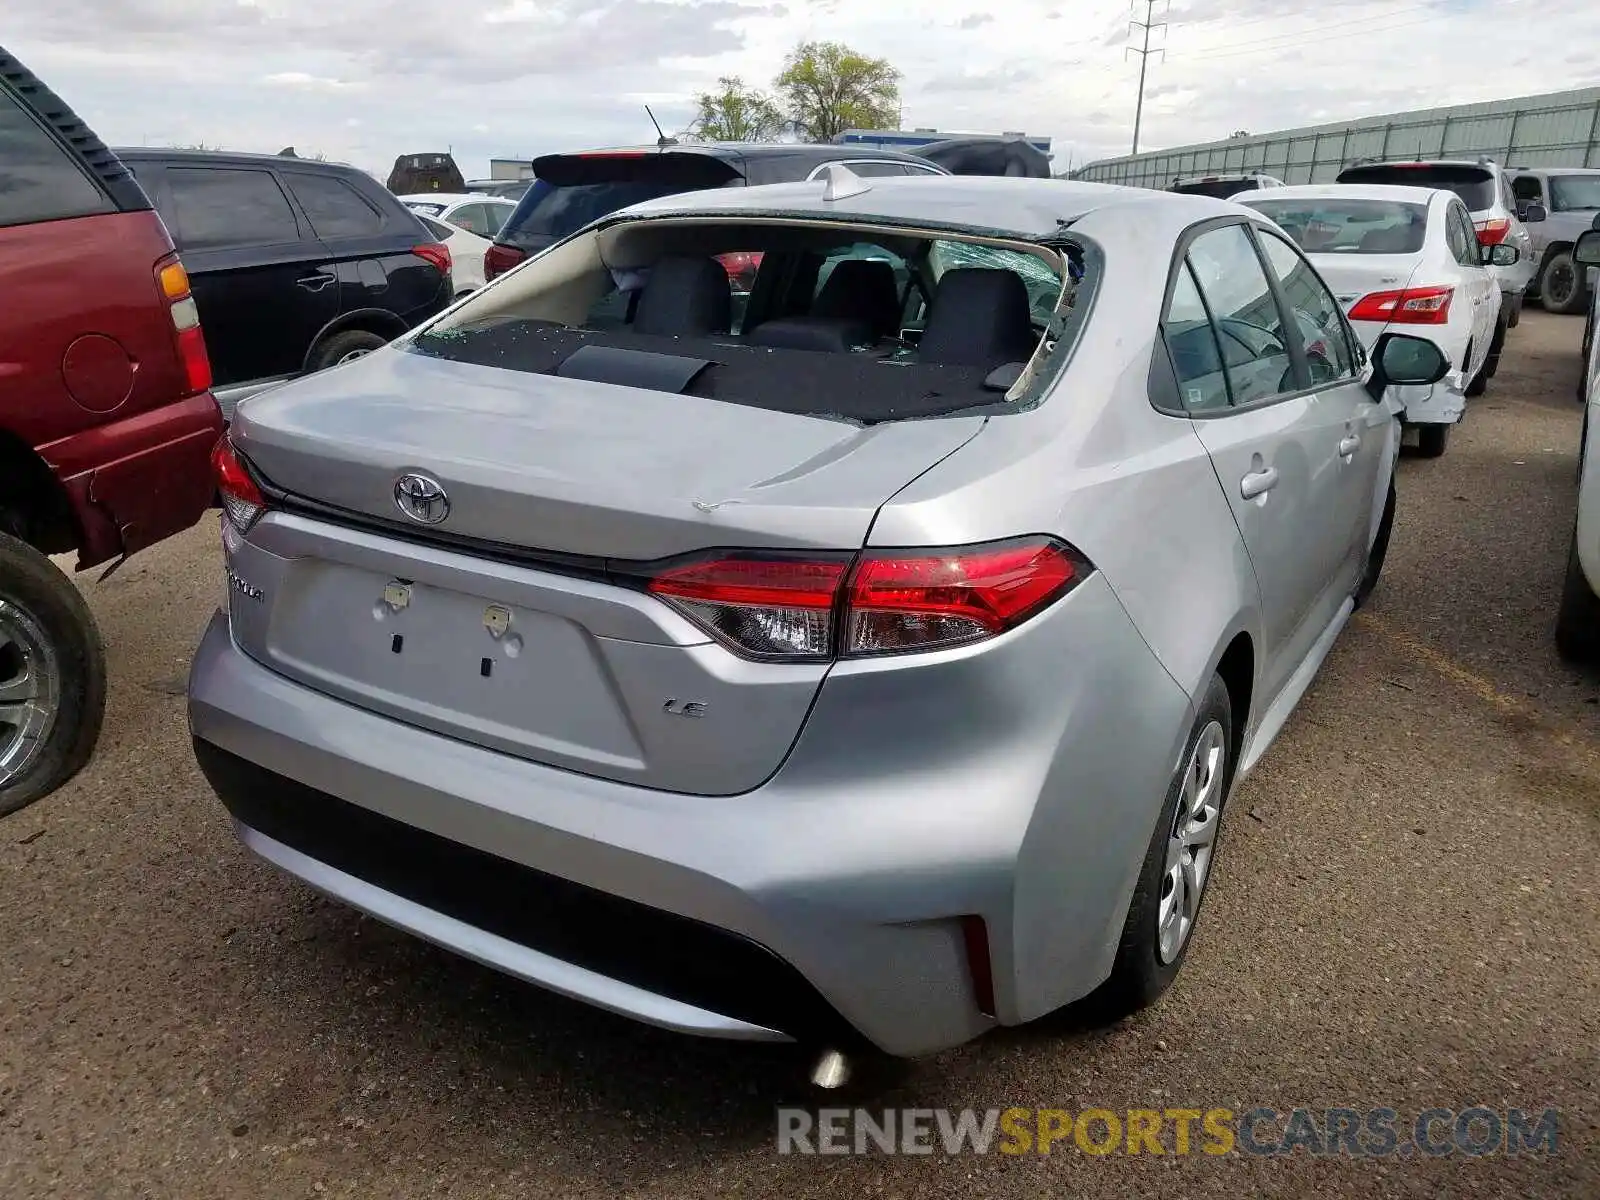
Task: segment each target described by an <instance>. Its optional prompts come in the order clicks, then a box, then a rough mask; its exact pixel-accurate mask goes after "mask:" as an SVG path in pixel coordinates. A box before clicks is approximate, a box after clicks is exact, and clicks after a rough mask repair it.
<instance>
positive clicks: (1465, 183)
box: [1339, 163, 1499, 212]
mask: <svg viewBox="0 0 1600 1200" xmlns="http://www.w3.org/2000/svg"><path fill="white" fill-rule="evenodd" d="M1339 182H1340V183H1397V184H1401V185H1403V186H1408V187H1425V188H1443V189H1444V190H1445V191H1448V192H1454V193H1455V194H1456V195H1458V196H1460V197H1461V199H1462V200H1463V201H1464V202H1465V203H1466V206H1467V207H1468V208H1470V209H1471V210H1472V211H1473V212H1483V211H1485V210H1486V209H1490V208H1493V207H1494V204H1495V201H1496V199H1498V197H1499V189H1498V188H1497V187H1496V186H1495V172H1493V171H1489V170H1487V169H1485V168H1484V167H1452V166H1446V165H1443V164H1439V163H1388V164H1380V165H1376V166H1371V167H1350V168H1349V169H1348V170H1345V171H1341V172H1340V173H1339Z"/></svg>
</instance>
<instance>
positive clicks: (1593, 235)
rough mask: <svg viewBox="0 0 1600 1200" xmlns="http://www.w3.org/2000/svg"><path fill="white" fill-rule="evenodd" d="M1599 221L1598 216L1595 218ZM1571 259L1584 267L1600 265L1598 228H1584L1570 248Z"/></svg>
mask: <svg viewBox="0 0 1600 1200" xmlns="http://www.w3.org/2000/svg"><path fill="white" fill-rule="evenodd" d="M1595 219H1596V220H1597V221H1600V217H1596V218H1595ZM1572 259H1573V261H1574V262H1577V263H1581V264H1582V265H1584V266H1586V267H1600V229H1585V230H1584V231H1583V232H1582V233H1580V234H1579V235H1578V244H1577V245H1575V246H1574V247H1573V248H1572Z"/></svg>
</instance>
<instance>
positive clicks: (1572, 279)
mask: <svg viewBox="0 0 1600 1200" xmlns="http://www.w3.org/2000/svg"><path fill="white" fill-rule="evenodd" d="M1587 298H1588V297H1586V296H1585V295H1584V272H1583V270H1582V268H1580V267H1579V266H1578V264H1577V263H1576V262H1575V261H1574V260H1573V257H1572V251H1571V250H1557V251H1555V252H1554V253H1553V254H1546V255H1545V256H1544V270H1543V271H1542V272H1540V275H1539V301H1540V303H1541V304H1543V305H1544V308H1545V311H1546V312H1554V313H1567V314H1571V313H1578V312H1582V311H1583V306H1584V301H1585V300H1586V299H1587Z"/></svg>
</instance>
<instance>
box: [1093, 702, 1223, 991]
mask: <svg viewBox="0 0 1600 1200" xmlns="http://www.w3.org/2000/svg"><path fill="white" fill-rule="evenodd" d="M1203 737H1204V741H1202V738H1203ZM1219 737H1220V745H1218V744H1217V743H1218V740H1219ZM1197 759H1209V760H1210V761H1209V763H1201V765H1202V767H1204V768H1205V770H1204V771H1203V772H1202V775H1203V776H1204V779H1206V780H1209V781H1211V783H1212V786H1211V787H1209V788H1205V789H1203V790H1202V791H1201V793H1200V794H1201V795H1202V796H1204V797H1206V798H1207V801H1206V807H1207V809H1208V811H1210V813H1211V815H1210V817H1209V820H1208V821H1207V822H1205V824H1206V825H1208V826H1209V829H1210V838H1211V840H1210V842H1209V844H1208V847H1207V853H1206V857H1205V862H1204V868H1203V870H1202V872H1201V880H1200V887H1199V889H1198V890H1197V891H1196V892H1195V893H1193V896H1192V899H1193V903H1192V905H1190V906H1188V908H1187V912H1188V914H1189V923H1188V926H1187V928H1184V929H1182V930H1181V937H1180V938H1178V940H1177V941H1176V946H1175V948H1174V947H1173V945H1172V943H1171V942H1164V939H1163V935H1162V932H1161V930H1162V926H1161V924H1160V918H1161V916H1162V914H1163V912H1164V911H1166V910H1170V908H1171V907H1173V906H1172V905H1171V904H1170V903H1169V900H1170V899H1171V898H1172V897H1175V896H1176V895H1177V893H1175V892H1171V891H1169V890H1168V889H1169V888H1170V886H1171V881H1170V878H1169V871H1168V866H1167V861H1168V851H1169V846H1170V845H1171V844H1172V843H1173V842H1174V838H1173V833H1174V831H1175V828H1176V827H1177V825H1178V823H1179V822H1178V815H1179V811H1180V809H1179V802H1180V799H1184V800H1186V802H1187V801H1188V800H1192V798H1193V797H1194V795H1195V794H1196V793H1195V790H1194V789H1191V788H1190V787H1189V786H1187V785H1188V784H1189V783H1190V780H1191V779H1194V780H1196V782H1200V781H1201V775H1196V774H1195V768H1196V764H1197ZM1181 761H1182V763H1183V766H1182V767H1180V768H1179V770H1178V773H1177V775H1176V776H1175V777H1174V779H1173V781H1172V785H1171V787H1169V788H1168V789H1167V798H1166V803H1164V804H1163V805H1162V806H1161V818H1160V820H1158V821H1157V822H1156V828H1155V832H1154V833H1153V834H1152V835H1151V838H1150V846H1149V849H1148V850H1147V851H1146V852H1145V859H1144V865H1143V866H1142V867H1141V868H1140V871H1139V882H1138V884H1137V886H1136V887H1135V888H1134V892H1133V900H1132V901H1131V902H1130V903H1129V905H1128V917H1127V921H1126V922H1125V923H1124V925H1123V928H1122V941H1121V942H1120V943H1119V944H1118V947H1117V957H1116V961H1115V963H1114V965H1113V966H1112V968H1111V976H1110V978H1109V979H1107V980H1106V982H1105V983H1103V984H1101V986H1100V987H1099V988H1098V989H1097V990H1096V991H1095V993H1094V995H1093V996H1092V997H1090V999H1089V1005H1088V1007H1090V1008H1091V1009H1092V1011H1093V1015H1094V1016H1095V1018H1096V1019H1098V1020H1104V1021H1115V1020H1119V1019H1121V1018H1122V1017H1125V1016H1127V1015H1128V1014H1129V1013H1133V1012H1137V1011H1138V1010H1139V1009H1141V1008H1145V1007H1146V1006H1148V1005H1150V1004H1153V1003H1154V1002H1155V1001H1156V1000H1157V999H1159V998H1160V996H1161V994H1162V993H1163V992H1165V991H1166V990H1167V988H1168V987H1170V986H1171V985H1172V981H1173V980H1174V979H1176V978H1177V976H1178V972H1179V971H1180V970H1181V969H1182V967H1183V962H1184V959H1185V958H1187V957H1188V954H1189V947H1190V946H1191V945H1193V944H1194V927H1195V924H1196V923H1197V922H1198V919H1199V915H1200V908H1201V905H1202V904H1204V902H1205V895H1206V890H1207V889H1206V885H1207V884H1208V883H1209V882H1210V880H1211V873H1212V871H1213V870H1214V869H1215V866H1216V848H1217V844H1218V842H1217V833H1218V831H1219V828H1220V823H1221V820H1222V810H1223V808H1224V807H1225V805H1226V804H1227V799H1228V792H1229V790H1230V789H1231V788H1232V786H1233V773H1234V765H1235V764H1234V761H1233V704H1232V701H1231V700H1230V699H1229V696H1228V688H1227V685H1226V684H1224V683H1223V682H1222V677H1221V676H1219V675H1213V676H1212V677H1211V683H1210V685H1209V686H1208V687H1207V688H1206V693H1205V696H1204V697H1203V698H1202V699H1201V701H1200V705H1199V712H1198V715H1197V716H1196V718H1195V722H1194V725H1193V727H1192V728H1191V729H1190V730H1189V737H1188V739H1187V740H1186V741H1185V742H1184V749H1183V758H1182V760H1181ZM1180 844H1181V843H1180Z"/></svg>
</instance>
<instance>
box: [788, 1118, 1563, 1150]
mask: <svg viewBox="0 0 1600 1200" xmlns="http://www.w3.org/2000/svg"><path fill="white" fill-rule="evenodd" d="M1557 1124H1558V1122H1557V1112H1556V1110H1555V1109H1553V1108H1547V1109H1544V1110H1542V1111H1539V1112H1533V1113H1530V1112H1525V1111H1523V1110H1522V1109H1520V1108H1512V1109H1503V1110H1502V1109H1494V1108H1485V1107H1482V1106H1472V1107H1468V1108H1462V1109H1459V1110H1457V1109H1450V1108H1429V1109H1423V1110H1422V1111H1420V1112H1418V1113H1416V1114H1414V1115H1409V1116H1402V1114H1401V1113H1399V1112H1398V1111H1397V1110H1395V1109H1392V1108H1366V1109H1357V1108H1326V1109H1312V1108H1295V1109H1290V1110H1288V1111H1287V1112H1280V1111H1278V1110H1276V1109H1271V1108H1252V1109H1247V1110H1245V1111H1244V1112H1242V1113H1240V1112H1235V1110H1233V1109H1231V1108H1209V1109H1199V1108H1164V1109H1156V1108H1133V1109H1126V1110H1122V1111H1118V1112H1113V1111H1111V1110H1110V1109H1105V1108H1086V1109H1082V1110H1080V1111H1077V1112H1073V1111H1071V1110H1068V1109H1062V1108H1006V1109H999V1108H990V1109H970V1108H969V1109H949V1108H903V1109H881V1110H878V1111H871V1110H868V1109H864V1108H854V1109H850V1108H824V1109H819V1110H817V1111H816V1112H812V1111H811V1110H809V1109H803V1108H780V1109H779V1110H778V1153H779V1154H941V1153H942V1154H951V1155H954V1154H989V1153H999V1154H1014V1155H1016V1154H1052V1153H1081V1154H1095V1155H1105V1154H1147V1155H1178V1156H1183V1155H1211V1156H1218V1155H1225V1154H1255V1155H1263V1156H1270V1155H1281V1154H1293V1153H1296V1152H1301V1153H1305V1154H1310V1155H1315V1156H1319V1157H1321V1156H1340V1155H1344V1156H1347V1157H1353V1158H1387V1157H1390V1156H1395V1155H1399V1156H1412V1155H1422V1156H1427V1157H1433V1158H1438V1157H1443V1156H1446V1155H1451V1154H1464V1155H1469V1156H1473V1157H1482V1156H1485V1155H1491V1154H1502V1155H1516V1154H1547V1155H1548V1154H1555V1153H1556V1141H1557Z"/></svg>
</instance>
